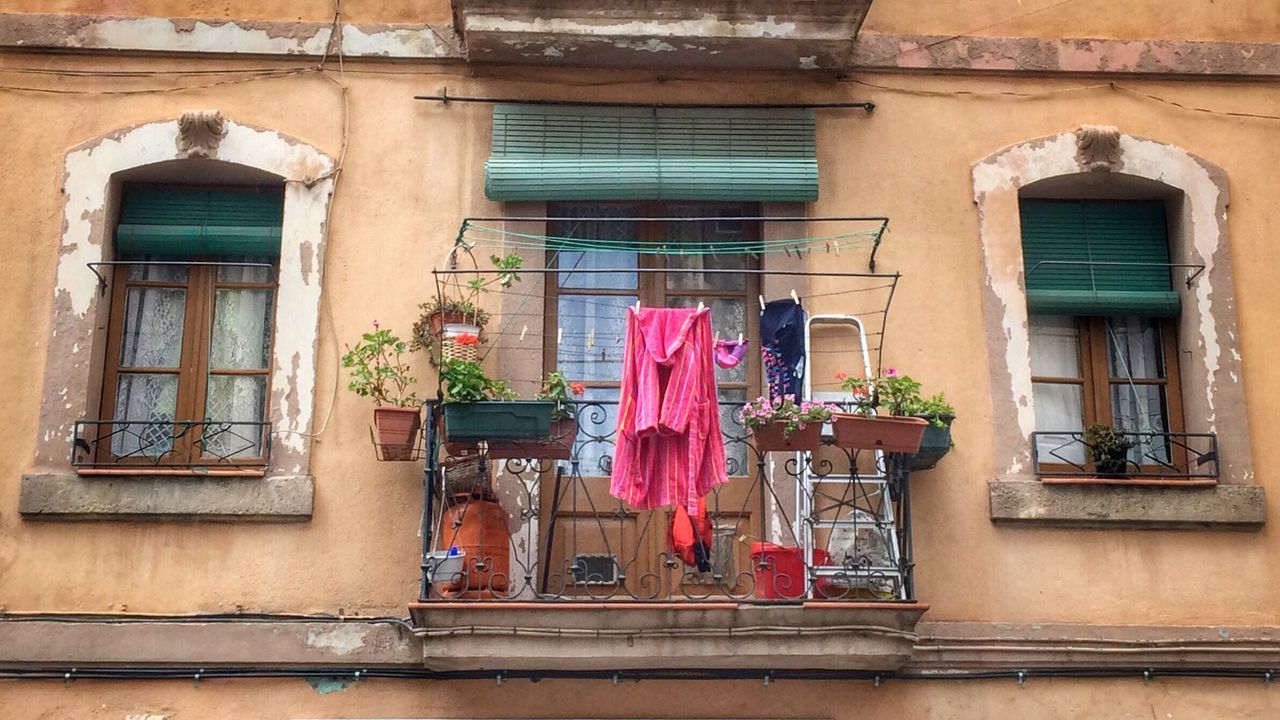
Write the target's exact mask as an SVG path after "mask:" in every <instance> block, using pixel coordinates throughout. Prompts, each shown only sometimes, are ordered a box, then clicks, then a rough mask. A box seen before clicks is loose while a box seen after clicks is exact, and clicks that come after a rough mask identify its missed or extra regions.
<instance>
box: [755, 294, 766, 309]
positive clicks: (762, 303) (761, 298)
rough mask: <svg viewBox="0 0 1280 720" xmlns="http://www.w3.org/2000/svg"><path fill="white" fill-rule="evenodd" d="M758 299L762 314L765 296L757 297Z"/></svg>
mask: <svg viewBox="0 0 1280 720" xmlns="http://www.w3.org/2000/svg"><path fill="white" fill-rule="evenodd" d="M756 298H758V299H759V300H760V312H764V296H763V295H757V296H756Z"/></svg>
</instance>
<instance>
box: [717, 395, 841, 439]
mask: <svg viewBox="0 0 1280 720" xmlns="http://www.w3.org/2000/svg"><path fill="white" fill-rule="evenodd" d="M836 410H837V408H836V406H834V405H828V404H827V403H820V402H810V401H808V400H805V401H804V402H800V403H797V402H796V399H795V396H793V395H787V396H785V397H779V398H774V399H773V400H770V399H769V398H767V397H764V396H761V397H758V398H756V399H755V400H752V401H751V402H749V403H747V404H746V405H743V406H742V409H741V410H739V411H738V422H740V423H742V426H743V427H745V428H747V429H748V430H755V429H758V428H762V427H764V426H766V425H770V424H773V423H776V422H780V423H785V424H786V427H784V428H783V429H782V436H783V437H784V438H789V437H791V435H792V433H794V432H796V431H797V430H803V429H804V428H805V426H807V425H809V424H810V423H824V422H826V421H828V420H830V419H831V413H832V412H835V411H836Z"/></svg>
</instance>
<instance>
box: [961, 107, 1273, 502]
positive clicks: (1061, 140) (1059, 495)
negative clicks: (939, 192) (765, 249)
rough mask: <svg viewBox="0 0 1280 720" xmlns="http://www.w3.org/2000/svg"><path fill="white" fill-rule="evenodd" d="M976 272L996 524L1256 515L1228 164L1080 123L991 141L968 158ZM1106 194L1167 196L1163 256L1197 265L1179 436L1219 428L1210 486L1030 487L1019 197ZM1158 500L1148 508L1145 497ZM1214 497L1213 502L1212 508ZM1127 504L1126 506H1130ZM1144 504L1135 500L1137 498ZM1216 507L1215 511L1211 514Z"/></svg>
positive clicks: (1188, 305) (1186, 309)
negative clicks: (987, 149) (1000, 145)
mask: <svg viewBox="0 0 1280 720" xmlns="http://www.w3.org/2000/svg"><path fill="white" fill-rule="evenodd" d="M972 179H973V190H974V202H975V203H976V204H977V207H978V218H979V230H980V236H981V247H982V261H983V271H984V278H983V281H984V291H983V312H984V326H985V330H986V340H987V348H988V354H989V368H990V376H991V378H990V379H991V388H992V416H991V427H992V441H993V443H992V447H993V450H994V457H993V460H994V470H995V482H993V483H991V513H992V518H993V519H995V520H1008V521H1037V520H1040V521H1046V522H1055V523H1066V524H1076V523H1082V524H1090V525H1098V524H1101V525H1106V524H1110V523H1119V524H1137V525H1142V526H1151V525H1158V526H1173V527H1177V526H1186V525H1199V524H1215V523H1218V522H1221V523H1224V524H1229V525H1251V524H1258V523H1261V521H1262V517H1263V511H1264V508H1263V502H1262V490H1261V488H1258V487H1255V486H1252V485H1251V483H1252V479H1253V469H1252V460H1251V449H1250V439H1249V429H1248V420H1247V416H1246V412H1245V404H1244V401H1245V395H1244V386H1243V376H1242V373H1241V369H1240V354H1239V350H1238V340H1237V337H1238V334H1237V331H1236V313H1235V298H1234V286H1233V282H1232V275H1231V262H1230V256H1229V245H1230V243H1229V242H1228V227H1227V207H1228V200H1229V197H1228V187H1227V176H1226V173H1225V172H1224V171H1223V170H1222V169H1221V168H1219V167H1217V166H1215V165H1213V164H1212V163H1210V162H1208V161H1206V160H1204V159H1203V158H1199V157H1197V156H1195V155H1193V154H1191V153H1189V152H1187V151H1186V150H1183V149H1182V148H1178V147H1175V146H1173V145H1168V144H1165V143H1161V142H1157V141H1155V140H1149V139H1146V138H1141V137H1135V136H1132V135H1128V134H1126V133H1123V132H1120V131H1119V130H1117V129H1115V128H1109V127H1082V128H1080V129H1078V130H1076V131H1073V132H1064V133H1060V134H1057V135H1052V136H1048V137H1042V138H1037V139H1034V140H1029V141H1027V142H1023V143H1019V144H1017V145H1014V146H1011V147H1008V148H1005V149H1003V150H1000V151H998V152H996V153H994V154H992V155H990V156H988V157H987V158H985V159H983V160H981V161H980V162H978V163H977V164H975V165H974V166H973V172H972ZM1029 186H1034V191H1035V192H1037V193H1051V194H1056V195H1058V196H1066V195H1080V194H1082V193H1083V196H1092V197H1104V196H1107V194H1109V193H1117V195H1114V196H1115V197H1124V196H1125V194H1126V193H1129V192H1133V190H1134V188H1139V192H1151V191H1152V188H1158V190H1157V191H1156V192H1157V193H1158V194H1159V195H1161V196H1163V197H1166V198H1167V203H1168V206H1169V207H1170V208H1172V213H1171V217H1170V221H1171V222H1170V226H1169V234H1170V253H1171V254H1170V260H1171V261H1172V262H1174V263H1188V264H1200V265H1204V267H1205V270H1204V272H1203V273H1202V274H1201V275H1200V276H1198V277H1197V278H1196V279H1195V280H1194V281H1193V282H1192V283H1191V285H1190V286H1189V287H1188V286H1187V285H1186V284H1185V283H1184V282H1181V281H1180V279H1181V278H1182V277H1183V276H1184V275H1185V273H1175V283H1174V286H1175V288H1176V289H1177V290H1178V291H1179V293H1180V295H1181V302H1182V313H1181V316H1180V318H1179V320H1178V335H1179V337H1178V342H1179V349H1180V352H1181V377H1182V387H1183V393H1182V396H1183V403H1184V416H1185V419H1186V423H1187V430H1188V431H1197V432H1214V433H1217V436H1218V443H1219V454H1220V461H1221V478H1220V483H1219V485H1218V486H1217V487H1216V488H1209V489H1207V490H1204V491H1201V492H1197V491H1196V490H1194V489H1190V488H1188V489H1176V488H1109V487H1105V486H1104V487H1097V486H1095V487H1092V488H1083V487H1050V486H1045V485H1043V484H1041V483H1038V482H1035V478H1034V476H1033V473H1032V467H1031V450H1030V440H1029V438H1030V435H1031V432H1032V431H1033V430H1034V429H1035V408H1034V406H1033V404H1032V384H1031V365H1030V343H1029V337H1028V326H1027V302H1026V280H1025V277H1024V270H1023V258H1022V235H1021V225H1020V219H1019V198H1020V193H1022V192H1024V191H1025V190H1026V189H1028V187H1029ZM1155 493H1163V494H1162V495H1161V496H1160V499H1159V502H1157V503H1156V504H1157V505H1159V507H1158V508H1155V509H1153V507H1152V505H1151V496H1153V494H1155ZM1214 498H1218V499H1220V500H1221V502H1219V503H1217V504H1215V500H1214ZM1130 501H1132V502H1130ZM1143 503H1146V507H1145V509H1144V508H1141V507H1138V506H1139V505H1142V504H1143ZM1215 512H1216V513H1217V514H1216V515H1215Z"/></svg>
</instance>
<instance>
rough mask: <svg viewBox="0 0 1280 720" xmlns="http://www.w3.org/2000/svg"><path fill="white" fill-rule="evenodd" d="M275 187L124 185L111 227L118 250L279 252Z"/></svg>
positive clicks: (279, 195)
mask: <svg viewBox="0 0 1280 720" xmlns="http://www.w3.org/2000/svg"><path fill="white" fill-rule="evenodd" d="M283 211H284V192H283V190H282V189H280V188H189V187H168V186H159V185H126V186H125V189H124V197H123V198H122V200H121V203H120V224H119V225H117V226H116V250H117V252H119V253H120V254H122V255H156V256H175V255H214V256H227V255H253V256H270V257H274V256H277V255H279V254H280V227H281V217H282V214H283Z"/></svg>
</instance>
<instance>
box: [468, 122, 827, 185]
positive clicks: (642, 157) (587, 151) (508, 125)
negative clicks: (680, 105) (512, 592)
mask: <svg viewBox="0 0 1280 720" xmlns="http://www.w3.org/2000/svg"><path fill="white" fill-rule="evenodd" d="M814 137H815V130H814V115H813V111H812V110H751V109H746V110H728V109H726V110H715V109H707V110H688V109H675V108H671V109H663V108H657V109H653V108H608V107H605V108H595V107H591V108H588V107H557V106H536V105H497V106H495V107H494V110H493V153H492V155H490V157H489V160H488V162H487V163H485V194H486V195H487V196H488V197H489V199H491V200H507V201H512V200H560V201H568V200H740V201H778V202H808V201H813V200H817V199H818V160H817V153H816V149H815V148H816V145H815V139H814Z"/></svg>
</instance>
